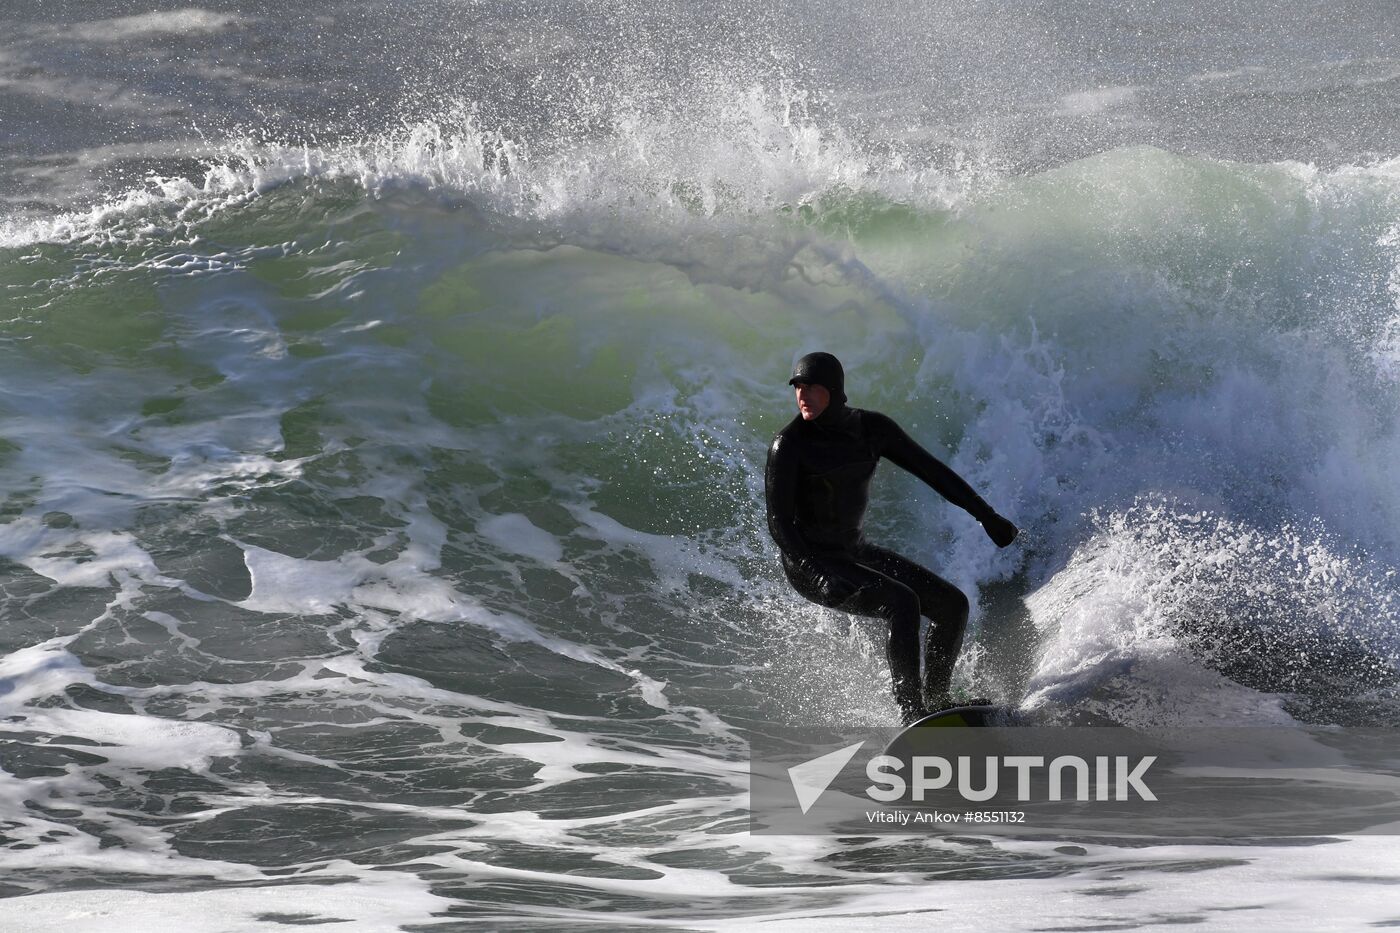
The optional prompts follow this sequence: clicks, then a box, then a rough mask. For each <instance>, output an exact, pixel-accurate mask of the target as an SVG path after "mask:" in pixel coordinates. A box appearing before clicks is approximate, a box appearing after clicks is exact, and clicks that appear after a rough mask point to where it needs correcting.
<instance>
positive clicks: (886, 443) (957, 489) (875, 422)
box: [865, 411, 996, 522]
mask: <svg viewBox="0 0 1400 933" xmlns="http://www.w3.org/2000/svg"><path fill="white" fill-rule="evenodd" d="M865 419H866V424H867V425H868V430H870V431H871V433H872V434H873V435H874V436H875V438H876V440H877V442H878V450H879V454H880V456H882V457H885V458H886V459H888V460H889V461H890V462H891V463H893V464H894V465H895V466H897V467H900V468H901V469H904V470H907V471H909V472H910V473H913V474H914V475H915V476H917V477H918V478H919V479H921V480H923V481H924V483H926V484H927V485H928V486H929V488H931V489H932V490H933V491H934V492H936V493H938V494H939V495H940V496H942V497H943V498H945V499H947V500H948V501H949V502H951V503H953V504H954V505H956V506H957V507H958V508H960V509H963V510H964V511H966V512H967V513H968V514H969V515H971V516H972V517H973V518H975V519H977V520H978V521H979V522H980V521H983V520H984V519H986V518H989V517H991V516H994V515H996V510H995V509H993V508H992V507H991V506H990V505H988V504H987V502H986V500H984V499H983V498H982V497H981V496H979V495H977V492H976V491H975V490H974V489H973V488H972V487H971V486H970V485H968V482H967V480H965V479H963V478H962V477H961V476H959V475H958V474H957V473H955V472H953V469H952V467H950V466H948V465H947V464H945V463H944V462H943V461H942V460H939V459H938V458H937V457H935V456H934V455H933V454H931V453H929V452H928V451H927V450H924V449H923V448H922V447H920V446H919V444H918V443H917V442H916V441H915V440H914V439H913V438H911V437H910V436H909V435H908V434H905V433H904V429H903V428H901V427H900V426H899V425H897V424H895V423H894V420H893V419H891V418H889V417H888V416H886V415H882V414H880V413H879V412H874V411H868V412H866V413H865Z"/></svg>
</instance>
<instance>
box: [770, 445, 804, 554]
mask: <svg viewBox="0 0 1400 933" xmlns="http://www.w3.org/2000/svg"><path fill="white" fill-rule="evenodd" d="M791 444H792V442H791V441H788V440H785V439H784V438H783V435H781V434H779V435H778V436H777V437H775V438H773V443H772V445H771V446H770V447H769V448H768V465H767V466H766V467H765V468H764V471H763V486H764V492H765V494H766V497H767V500H768V533H769V534H770V535H772V536H773V540H774V541H775V542H777V545H778V547H779V549H781V550H782V552H783V553H784V554H785V555H787V556H788V557H789V558H790V559H792V560H801V559H802V558H804V557H808V556H810V555H811V553H812V549H811V547H810V546H809V545H808V544H807V541H806V539H805V538H803V537H802V532H801V531H800V530H798V527H797V452H796V451H794V450H793V449H792V447H791Z"/></svg>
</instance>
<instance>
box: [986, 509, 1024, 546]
mask: <svg viewBox="0 0 1400 933" xmlns="http://www.w3.org/2000/svg"><path fill="white" fill-rule="evenodd" d="M982 530H983V531H985V532H986V533H987V537H989V538H991V539H992V542H993V543H994V544H996V546H997V547H1006V546H1007V545H1008V544H1010V543H1011V542H1012V541H1015V540H1016V536H1017V535H1018V534H1020V533H1021V531H1020V529H1019V528H1017V527H1016V526H1015V525H1013V524H1011V522H1009V521H1007V520H1006V519H1004V518H1002V517H1001V516H1000V515H998V514H997V513H995V512H993V513H992V514H990V515H988V516H987V517H985V518H983V519H982Z"/></svg>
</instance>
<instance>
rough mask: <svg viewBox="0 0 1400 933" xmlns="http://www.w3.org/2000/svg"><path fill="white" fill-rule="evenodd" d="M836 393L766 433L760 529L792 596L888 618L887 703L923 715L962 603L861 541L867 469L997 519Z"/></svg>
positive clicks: (963, 619)
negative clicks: (884, 465) (894, 471)
mask: <svg viewBox="0 0 1400 933" xmlns="http://www.w3.org/2000/svg"><path fill="white" fill-rule="evenodd" d="M840 398H844V396H841V397H840ZM840 398H838V399H833V402H832V404H831V405H829V406H828V407H827V409H826V410H825V411H823V412H822V413H821V415H820V416H819V417H817V418H814V419H812V420H811V421H804V420H803V419H802V417H801V416H800V415H799V416H798V417H796V418H794V419H793V420H792V421H791V422H790V423H789V424H788V425H787V427H785V428H783V429H782V430H781V431H779V432H778V435H777V436H776V437H775V438H773V444H772V446H771V447H770V448H769V450H768V465H767V469H766V473H765V481H766V487H767V494H768V530H769V532H770V533H771V534H772V535H773V540H774V541H776V542H777V544H778V548H779V549H780V550H781V551H782V562H783V571H784V572H785V573H786V575H787V578H788V580H789V582H791V583H792V585H793V587H794V588H795V589H796V590H797V592H798V593H800V594H802V595H803V596H804V597H806V598H807V599H809V600H811V601H813V602H815V603H819V604H821V605H823V606H829V607H831V608H834V609H840V610H842V611H844V612H850V613H854V614H856V615H863V616H876V617H879V618H882V619H885V620H887V621H888V622H889V625H890V632H889V642H888V645H887V653H888V657H889V664H890V674H891V677H892V679H893V682H894V694H895V700H896V702H897V703H898V704H899V706H900V708H901V711H902V712H903V715H904V718H905V720H906V721H909V720H912V719H915V718H918V716H920V715H922V714H923V712H924V710H925V709H926V708H927V706H928V705H932V706H935V707H941V706H944V705H947V703H948V702H949V701H948V699H947V694H948V687H949V682H950V680H951V678H952V673H953V665H954V663H955V662H956V661H957V657H958V651H959V649H960V648H961V646H962V638H963V630H964V629H965V628H966V627H967V615H968V600H967V597H966V596H964V595H963V593H962V592H961V591H960V590H959V589H958V588H957V587H955V586H953V585H952V584H951V583H949V582H948V581H947V580H944V579H943V578H942V577H940V576H938V575H937V574H935V573H933V572H932V571H930V570H927V569H925V568H923V567H920V566H919V565H918V564H916V563H914V562H913V561H911V560H908V559H907V558H904V557H901V556H900V555H898V554H896V553H894V552H893V551H888V550H885V549H884V548H881V547H876V546H875V545H873V544H870V543H869V542H868V541H866V540H865V536H864V535H863V534H862V532H861V523H862V522H863V520H864V518H865V510H866V506H867V505H868V503H869V500H870V489H869V487H870V478H871V477H872V476H873V475H874V474H875V467H876V465H877V464H878V462H879V460H880V458H881V457H884V458H886V459H888V460H890V461H891V462H893V463H894V464H896V465H897V466H900V467H903V468H904V469H905V470H908V471H909V472H910V473H913V474H914V475H915V476H917V477H919V479H921V480H923V481H924V482H925V483H927V484H928V485H929V486H931V487H932V488H933V489H934V490H935V491H937V492H938V493H939V494H940V495H942V496H943V497H944V498H945V499H947V500H948V501H949V502H952V503H953V504H954V505H957V506H960V507H962V508H963V509H966V510H967V511H968V512H969V513H971V514H972V516H973V517H974V518H976V519H977V520H978V521H981V522H984V523H986V522H1005V519H1002V518H1000V516H998V515H997V513H996V512H995V511H994V510H993V509H992V508H991V506H989V505H988V504H987V503H986V502H984V501H983V500H982V498H981V497H980V496H978V495H977V493H976V492H974V491H973V489H972V487H971V486H969V485H968V484H967V483H966V482H965V481H964V480H963V479H962V477H960V476H958V474H956V473H954V472H953V471H952V470H951V469H950V468H948V467H947V466H945V465H944V464H943V463H942V462H940V461H939V460H938V459H937V458H935V457H934V456H933V455H931V454H930V453H929V452H928V451H926V450H924V449H923V448H922V447H920V446H919V445H918V444H917V443H915V442H914V441H913V440H911V439H910V438H909V436H908V435H907V434H905V433H904V431H903V430H901V429H900V427H899V425H897V424H895V423H894V421H892V420H891V419H889V418H888V417H886V416H885V415H882V414H880V413H878V412H873V411H864V410H862V409H859V408H850V407H847V406H846V405H844V404H842V403H841V400H840ZM1007 524H1008V525H1009V523H1007ZM1011 528H1012V530H1011V531H1010V532H1009V533H1010V534H1011V535H1013V536H1014V526H1011ZM990 533H991V532H990V531H989V534H990ZM998 543H999V544H1000V543H1001V542H998ZM1008 543H1009V542H1008ZM921 615H922V616H925V617H927V618H928V620H929V621H930V623H932V624H931V625H930V626H929V629H928V635H927V638H926V643H925V649H926V650H925V672H924V679H923V684H922V690H921V689H920V683H919V617H920V616H921Z"/></svg>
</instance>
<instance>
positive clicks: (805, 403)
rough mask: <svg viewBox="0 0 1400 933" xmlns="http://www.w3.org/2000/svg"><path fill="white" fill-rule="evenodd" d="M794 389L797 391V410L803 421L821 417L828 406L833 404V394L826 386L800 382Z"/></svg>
mask: <svg viewBox="0 0 1400 933" xmlns="http://www.w3.org/2000/svg"><path fill="white" fill-rule="evenodd" d="M793 388H794V389H796V391H797V410H798V412H800V413H801V414H802V420H803V421H811V420H812V419H813V418H819V417H821V413H822V412H824V411H826V406H828V405H830V404H831V393H830V392H828V391H827V389H826V386H819V385H815V384H808V383H805V382H799V383H798V384H797V385H796V386H794V387H793Z"/></svg>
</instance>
